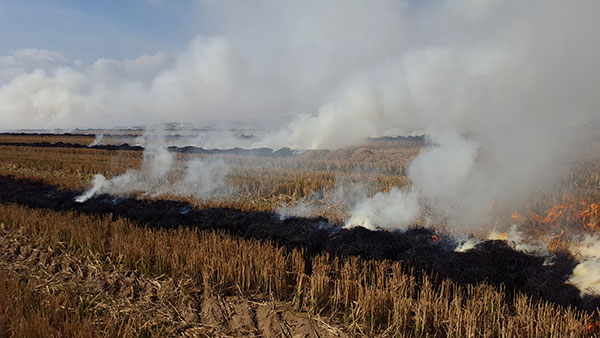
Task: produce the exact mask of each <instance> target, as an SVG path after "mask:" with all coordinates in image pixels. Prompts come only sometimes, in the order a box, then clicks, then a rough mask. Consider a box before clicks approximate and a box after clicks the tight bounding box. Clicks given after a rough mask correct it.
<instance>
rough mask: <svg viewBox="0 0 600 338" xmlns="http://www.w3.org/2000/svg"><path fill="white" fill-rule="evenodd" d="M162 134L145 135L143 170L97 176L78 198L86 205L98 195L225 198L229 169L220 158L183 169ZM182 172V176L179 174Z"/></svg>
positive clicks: (198, 160) (197, 161)
mask: <svg viewBox="0 0 600 338" xmlns="http://www.w3.org/2000/svg"><path fill="white" fill-rule="evenodd" d="M160 135H161V133H160V132H158V133H156V131H152V136H145V140H146V142H145V147H146V148H145V150H144V153H143V161H142V165H141V167H140V169H130V170H127V171H126V172H125V173H124V174H122V175H119V176H116V177H114V178H111V179H107V178H106V177H104V176H103V175H102V174H96V175H95V176H94V178H93V180H92V187H91V188H90V189H89V190H87V191H86V192H84V193H83V194H81V195H80V196H78V197H77V198H76V199H75V200H76V201H77V202H85V201H87V200H88V199H90V198H92V197H94V196H95V195H99V194H111V195H120V196H123V195H136V194H141V195H142V196H157V195H163V194H171V195H179V196H192V197H195V198H197V199H199V200H202V199H208V198H212V197H218V196H223V195H225V194H226V193H228V192H230V188H229V187H228V186H227V185H226V183H225V179H226V177H227V175H228V173H229V170H230V167H229V165H227V163H225V161H224V160H221V159H208V158H195V159H191V160H189V161H187V162H185V163H183V166H181V165H180V164H178V163H177V161H176V158H175V155H174V154H173V153H171V152H169V151H168V149H167V148H166V146H164V144H165V140H164V138H163V137H161V136H160ZM180 171H183V176H182V177H181V175H178V174H179V172H180Z"/></svg>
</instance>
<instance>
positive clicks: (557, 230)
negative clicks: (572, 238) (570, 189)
mask: <svg viewBox="0 0 600 338" xmlns="http://www.w3.org/2000/svg"><path fill="white" fill-rule="evenodd" d="M565 200H566V201H569V202H568V203H563V204H557V205H555V206H552V207H550V208H548V209H546V210H545V211H544V212H542V213H537V212H535V211H532V210H529V211H528V215H527V214H520V213H513V214H512V215H511V220H512V222H513V223H514V224H516V225H518V226H520V228H521V229H522V230H524V231H525V233H526V234H527V235H528V236H530V237H531V238H535V239H537V240H541V241H543V242H545V243H547V245H548V249H549V250H550V251H555V252H556V251H563V250H566V249H567V248H568V243H567V242H568V241H565V239H564V236H565V234H566V233H567V232H571V231H575V232H583V231H586V232H590V231H600V203H587V202H573V198H571V197H569V196H563V201H565ZM524 215H527V216H524Z"/></svg>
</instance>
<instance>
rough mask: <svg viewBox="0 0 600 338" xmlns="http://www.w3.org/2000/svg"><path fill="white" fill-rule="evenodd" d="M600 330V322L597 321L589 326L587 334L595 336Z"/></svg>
mask: <svg viewBox="0 0 600 338" xmlns="http://www.w3.org/2000/svg"><path fill="white" fill-rule="evenodd" d="M599 328H600V321H595V322H593V323H591V324H589V325H588V327H587V332H588V334H594V333H596V332H597V331H598V329H599Z"/></svg>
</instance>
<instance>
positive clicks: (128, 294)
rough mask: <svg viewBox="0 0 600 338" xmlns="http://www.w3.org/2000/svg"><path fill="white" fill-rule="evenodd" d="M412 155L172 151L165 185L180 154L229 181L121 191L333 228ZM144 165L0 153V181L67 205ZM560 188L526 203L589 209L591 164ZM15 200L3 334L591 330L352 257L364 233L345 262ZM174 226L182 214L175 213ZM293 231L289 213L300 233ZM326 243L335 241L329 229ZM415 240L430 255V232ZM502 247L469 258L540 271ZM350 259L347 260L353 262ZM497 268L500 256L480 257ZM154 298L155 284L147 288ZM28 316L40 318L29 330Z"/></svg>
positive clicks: (456, 283)
mask: <svg viewBox="0 0 600 338" xmlns="http://www.w3.org/2000/svg"><path fill="white" fill-rule="evenodd" d="M11 137H14V138H17V139H18V140H16V139H11ZM78 138H81V136H71V137H68V136H61V137H57V138H52V139H51V140H52V141H41V142H54V141H58V142H64V143H76V141H74V140H73V139H78ZM85 141H86V142H87V141H89V140H85ZM2 142H40V137H39V136H29V137H28V138H27V139H26V140H25V139H24V136H3V138H2ZM80 142H83V140H80ZM82 144H83V143H82ZM422 147H423V146H422V145H417V144H413V143H408V144H399V143H398V142H393V143H389V142H372V143H370V144H367V145H365V146H361V147H355V148H348V149H341V150H337V151H307V152H304V153H302V154H297V155H295V156H293V157H290V158H262V157H253V156H222V155H218V156H215V155H190V154H175V157H176V164H175V166H174V168H175V169H174V170H172V172H171V173H170V174H169V175H170V177H168V178H167V180H177V179H178V177H179V176H181V175H183V173H182V171H183V166H184V164H185V163H187V162H188V161H190V159H194V158H201V159H207V158H209V159H210V160H214V159H216V158H218V160H219V161H224V162H226V163H227V164H228V165H229V166H230V167H231V169H230V171H229V172H228V175H227V177H226V182H227V186H228V187H230V190H228V191H227V192H226V193H225V194H223V195H219V196H215V197H211V198H207V199H197V198H195V197H194V196H191V195H190V196H185V195H181V194H171V193H169V192H166V193H161V194H154V195H152V196H141V195H140V194H139V193H135V192H133V193H131V194H130V195H129V196H123V197H131V198H139V199H141V201H142V202H144V203H161V201H163V200H170V201H174V202H173V203H175V202H177V203H183V204H182V205H186V206H189V207H190V208H193V210H199V211H201V210H211V209H215V208H231V210H238V211H240V212H241V213H240V214H239V215H238V216H236V217H237V219H238V221H240V222H244V217H245V216H244V213H251V212H266V213H272V212H278V211H280V210H281V209H280V207H281V205H282V204H283V205H289V206H295V205H298V204H303V203H306V204H310V205H313V206H316V207H315V208H313V209H312V210H311V214H308V215H307V216H323V217H325V219H326V220H327V222H328V224H330V226H334V227H336V226H339V225H340V224H342V223H343V222H344V220H345V219H346V218H347V213H348V211H349V208H350V207H351V205H352V203H354V202H356V201H353V200H348V198H349V197H348V196H352V194H348V192H349V191H356V193H355V194H356V195H357V196H359V195H360V196H372V195H374V194H375V193H376V192H378V191H387V190H389V189H391V188H393V187H404V186H407V185H409V184H410V182H409V181H408V179H407V178H406V176H404V173H405V170H406V166H407V165H408V163H409V162H410V160H411V159H412V158H414V157H415V156H416V155H417V154H418V153H419V151H420V150H421V149H422ZM142 163H143V153H142V152H136V151H112V152H111V151H106V150H99V149H93V148H89V149H68V148H51V147H48V148H36V147H19V146H2V147H0V176H3V177H4V181H3V182H4V183H3V184H4V185H5V187H6V186H9V184H12V183H10V182H18V180H25V181H23V182H34V181H35V182H37V183H35V184H36V185H40V186H50V185H53V186H56V187H57V189H58V190H57V191H63V192H64V194H65V195H64V196H71V197H70V199H71V202H72V200H73V197H74V196H76V194H77V192H79V193H80V192H81V191H83V190H85V189H87V188H89V187H90V182H91V180H92V179H93V177H94V175H96V174H102V175H104V176H106V177H107V178H111V177H115V176H118V175H121V174H123V173H125V172H127V170H129V169H138V168H141V167H142V165H143V164H142ZM15 180H17V181H15ZM565 182H570V183H569V184H570V186H569V187H568V188H567V184H566V183H565V186H564V188H562V187H561V188H560V189H558V190H557V189H553V190H551V191H550V192H540V194H539V195H538V198H537V199H534V200H532V201H531V203H530V204H529V205H527V206H526V207H523V208H522V209H523V210H526V211H532V212H537V213H539V214H540V215H544V212H543V211H544V210H546V209H548V208H549V207H551V206H553V205H556V204H560V203H566V202H572V201H582V200H585V201H589V202H590V203H591V202H594V201H598V193H599V192H598V190H597V189H596V188H595V187H597V185H598V183H599V182H600V166H599V165H598V162H595V161H593V160H590V161H588V162H583V163H581V165H580V166H578V167H577V168H575V170H573V171H572V172H571V174H570V176H569V177H565ZM23 184H25V183H23ZM11 189H12V188H11ZM53 189H54V188H53ZM561 189H562V190H561ZM340 190H344V191H345V192H346V193H345V194H340V193H339V191H340ZM12 191H13V192H15V191H19V190H18V189H12ZM48 191H49V190H48ZM73 191H74V192H73ZM556 191H558V192H556ZM57 194H58V193H57ZM5 196H9V195H6V194H5ZM57 196H59V195H57ZM17 197H18V196H15V201H17V200H18V198H17ZM51 199H52V198H51ZM54 199H55V200H57V199H56V198H54ZM15 201H9V200H8V199H4V201H3V202H2V204H1V205H0V216H1V217H2V219H0V222H1V223H2V229H1V234H2V236H1V237H2V242H1V244H2V252H3V254H2V256H1V259H2V263H1V265H0V267H1V268H2V270H3V272H5V273H3V276H5V277H3V280H2V287H3V288H5V290H6V292H11V293H15V294H19V295H22V298H15V299H12V300H10V299H7V300H6V301H5V303H4V304H2V305H1V306H2V309H0V311H4V313H5V314H6V313H7V312H6V311H7V310H8V309H13V310H11V311H13V312H10V311H9V312H10V313H12V314H14V313H18V314H19V316H8V317H5V320H4V322H5V323H7V324H6V325H4V326H3V327H2V330H3V331H2V332H3V334H14V335H30V334H33V333H32V332H38V333H39V332H57V334H58V335H75V333H76V332H79V333H81V332H101V333H102V335H105V336H110V335H111V332H113V333H114V332H117V331H118V332H122V333H124V335H126V336H140V335H150V336H162V335H172V334H175V333H177V334H190V335H207V336H220V335H222V336H231V335H233V336H242V335H255V336H268V335H269V334H272V335H274V336H276V335H277V334H278V333H281V332H284V333H285V335H290V336H292V335H294V334H302V335H305V336H311V337H312V336H315V337H316V336H357V335H359V336H432V335H433V336H470V335H475V336H556V337H561V336H565V335H566V336H586V335H589V334H594V333H595V332H596V329H597V327H598V324H597V317H596V315H597V313H595V312H594V311H593V310H590V309H593V307H591V308H590V307H589V306H588V307H587V308H586V307H585V306H581V305H576V306H577V307H576V308H566V307H563V306H561V305H559V304H560V303H561V301H559V300H557V299H558V298H557V299H554V300H553V301H549V298H548V297H544V296H543V294H535V293H531V292H530V291H529V292H526V293H523V292H522V290H526V288H525V289H522V290H520V289H519V288H517V289H516V290H507V289H506V287H505V286H502V285H498V284H494V283H493V282H492V284H488V283H486V282H485V278H484V280H481V281H480V283H477V284H472V281H471V282H465V281H466V280H468V278H467V279H465V280H463V281H460V280H458V278H456V277H454V278H453V279H445V278H444V277H440V276H439V275H437V274H436V272H435V271H436V270H435V269H434V270H431V269H427V268H426V267H427V264H424V265H421V266H420V267H417V268H415V266H419V265H418V264H417V262H418V261H419V260H418V259H412V261H411V259H408V260H407V261H406V262H404V261H403V259H402V258H400V260H399V259H398V258H393V257H391V256H390V258H392V259H390V258H388V259H385V258H386V257H387V256H386V255H385V254H384V255H382V256H379V257H378V256H377V255H376V254H374V255H373V256H371V258H370V256H369V255H367V254H365V252H367V251H365V250H364V249H363V251H361V250H355V249H353V247H354V245H356V247H354V248H358V246H360V244H359V243H360V235H359V234H361V232H360V231H358V232H357V231H354V232H342V235H343V236H346V237H341V238H352V236H354V235H352V234H356V235H358V238H356V239H354V240H348V241H346V240H344V241H341V242H338V243H349V244H347V246H349V247H350V248H349V249H344V250H346V251H343V252H345V253H344V254H341V255H340V253H341V252H342V251H335V250H334V251H331V252H330V251H327V250H325V251H321V250H313V249H312V248H311V246H310V244H303V243H305V241H306V239H302V238H300V237H298V238H297V239H293V238H294V237H293V236H292V237H291V238H292V239H291V240H289V239H288V240H285V241H282V240H279V239H278V238H281V236H279V235H275V236H274V235H273V234H275V233H277V232H276V231H277V230H276V228H273V229H274V230H273V231H275V232H272V233H270V232H268V231H267V232H263V233H264V234H265V235H264V236H263V235H256V236H254V235H253V236H240V234H239V233H235V232H230V231H228V230H227V229H226V228H224V226H219V227H217V228H214V229H211V228H210V226H209V227H206V226H204V227H198V228H195V227H194V226H190V224H188V225H186V226H185V227H182V228H177V227H176V226H174V227H173V226H169V227H164V226H156V224H158V223H156V224H155V223H153V222H152V221H148V222H145V221H143V218H139V219H136V218H132V217H126V216H124V215H120V214H119V212H118V211H110V212H109V211H108V210H112V209H110V208H109V207H108V206H107V207H105V209H106V210H107V211H106V212H102V211H98V212H97V213H88V212H85V211H83V210H84V209H73V208H68V207H66V204H64V203H62V202H60V203H59V204H48V205H47V206H45V207H44V204H43V203H42V202H43V201H44V199H43V198H40V199H39V200H38V202H36V203H38V204H39V205H29V206H27V203H25V202H20V203H19V202H17V204H15ZM23 201H24V200H23ZM58 201H60V199H58ZM132 201H133V200H132ZM71 202H70V203H71ZM44 203H45V202H44ZM86 203H88V202H86ZM119 203H121V202H119ZM127 203H129V202H127ZM132 203H133V202H132ZM61 205H62V206H63V207H61ZM83 205H86V204H85V203H84V204H83ZM88 205H91V204H88ZM131 205H133V204H131ZM157 205H158V204H157ZM61 208H62V209H61ZM116 210H117V209H116ZM515 210H516V211H519V212H521V213H523V214H524V215H526V213H525V211H523V210H521V209H515ZM157 212H158V213H160V212H161V210H157ZM186 214H187V212H186ZM181 217H185V215H178V216H177V217H176V218H174V219H177V220H179V219H182V218H181ZM273 217H276V216H273ZM159 218H160V217H159ZM233 219H236V218H232V220H233ZM307 220H309V219H307ZM292 221H293V219H292ZM293 222H295V221H293ZM304 222H305V221H304V220H302V219H298V224H300V225H302V224H305V223H304ZM310 222H312V221H306V224H309V223H310ZM315 222H323V220H317V221H315ZM266 223H268V222H266ZM153 224H154V225H153ZM274 224H276V223H274ZM302 226H304V225H302ZM298 229H300V228H298ZM364 231H367V230H364ZM246 233H248V232H247V230H246ZM309 233H310V232H309ZM371 233H372V232H370V231H367V232H366V233H365V234H368V235H369V236H370V234H371ZM415 233H419V232H418V231H416V232H415ZM266 234H270V235H266ZM278 236H279V237H278ZM298 236H302V235H300V234H299V235H298ZM327 236H329V237H330V239H328V240H334V241H335V236H336V235H335V232H333V233H332V235H326V237H327ZM420 236H421V237H420V238H421V240H424V241H426V243H428V244H427V245H428V246H431V247H434V248H435V246H432V245H431V236H432V233H431V231H430V230H427V231H424V232H421V235H420ZM355 237H356V236H355ZM363 237H364V236H363ZM367 237H368V236H367ZM331 238H333V239H331ZM365 238H366V237H365ZM417 238H419V237H414V240H417ZM306 243H308V241H306ZM408 247H410V245H409V246H408ZM503 248H504V247H503V246H502V243H501V242H494V243H492V244H491V246H489V247H488V249H481V251H480V253H477V252H476V253H473V254H470V255H466V256H464V257H477V255H480V256H479V257H480V258H479V259H487V258H481V257H486V256H485V255H486V254H489V253H492V254H493V253H495V252H496V251H494V250H500V251H497V252H504V253H506V254H508V256H507V257H514V259H515V262H517V261H518V260H521V259H524V261H523V262H525V261H529V262H536V263H533V264H534V265H535V266H537V264H539V266H540V268H541V267H542V263H543V261H539V262H538V261H535V260H531V259H532V258H529V257H528V256H519V255H513V253H512V252H513V251H511V250H512V249H509V248H506V249H503ZM559 249H560V247H559V248H558V249H557V250H559ZM353 250H354V251H355V252H356V254H354V255H353V254H349V252H352V251H353ZM436 250H437V249H436ZM485 250H489V251H485ZM502 250H506V251H502ZM373 252H375V251H373ZM486 252H487V253H486ZM511 255H513V256H511ZM398 257H411V256H410V254H409V255H408V256H406V255H405V256H398ZM415 257H418V256H415ZM456 257H463V256H461V255H460V254H457V256H456ZM565 257H566V261H565V262H566V263H565V264H567V265H568V264H571V263H568V262H569V260H568V254H567V253H565ZM510 259H512V258H510ZM415 264H416V265H415ZM493 264H497V263H493V262H492V261H491V260H490V265H491V266H493ZM567 265H565V266H567ZM532 266H533V265H532ZM421 268H425V271H421ZM571 268H572V267H571ZM540 271H541V270H540ZM486 273H487V272H486ZM458 275H460V274H458ZM532 283H533V281H532ZM515 285H516V284H514V285H513V286H515ZM14 290H18V291H14ZM158 290H164V291H163V293H162V294H157V292H158ZM153 292H154V294H153ZM570 292H573V294H576V291H575V290H571V291H570ZM96 295H99V296H96ZM569 297H570V296H569ZM574 297H575V296H574ZM573 299H574V298H573ZM38 301H41V302H42V304H44V307H42V310H39V309H36V308H35V307H34V306H33V303H35V302H38ZM587 301H588V305H589V304H594V303H593V302H592V303H589V302H590V301H591V300H587ZM566 304H572V303H570V301H566ZM566 304H565V305H566ZM144 309H147V310H144ZM585 310H587V312H586V311H585ZM241 312H243V315H242V314H241ZM56 318H67V320H64V321H61V320H57V319H56ZM33 322H35V323H36V325H34V326H30V325H26V324H25V323H33ZM27 329H32V330H37V331H27ZM90 330H91V331H90Z"/></svg>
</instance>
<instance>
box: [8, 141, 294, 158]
mask: <svg viewBox="0 0 600 338" xmlns="http://www.w3.org/2000/svg"><path fill="white" fill-rule="evenodd" d="M0 146H10V147H35V148H71V149H101V150H111V151H114V150H129V151H144V147H141V146H132V145H129V144H128V143H123V144H120V145H112V144H101V145H95V146H87V145H85V144H78V143H66V142H56V143H50V142H32V143H24V142H0ZM167 150H168V151H170V152H173V153H182V154H202V155H242V156H262V157H290V156H294V155H295V152H294V151H293V150H291V149H290V148H281V149H278V150H274V149H271V148H254V149H243V148H231V149H204V148H200V147H193V146H185V147H177V146H169V147H167Z"/></svg>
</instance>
